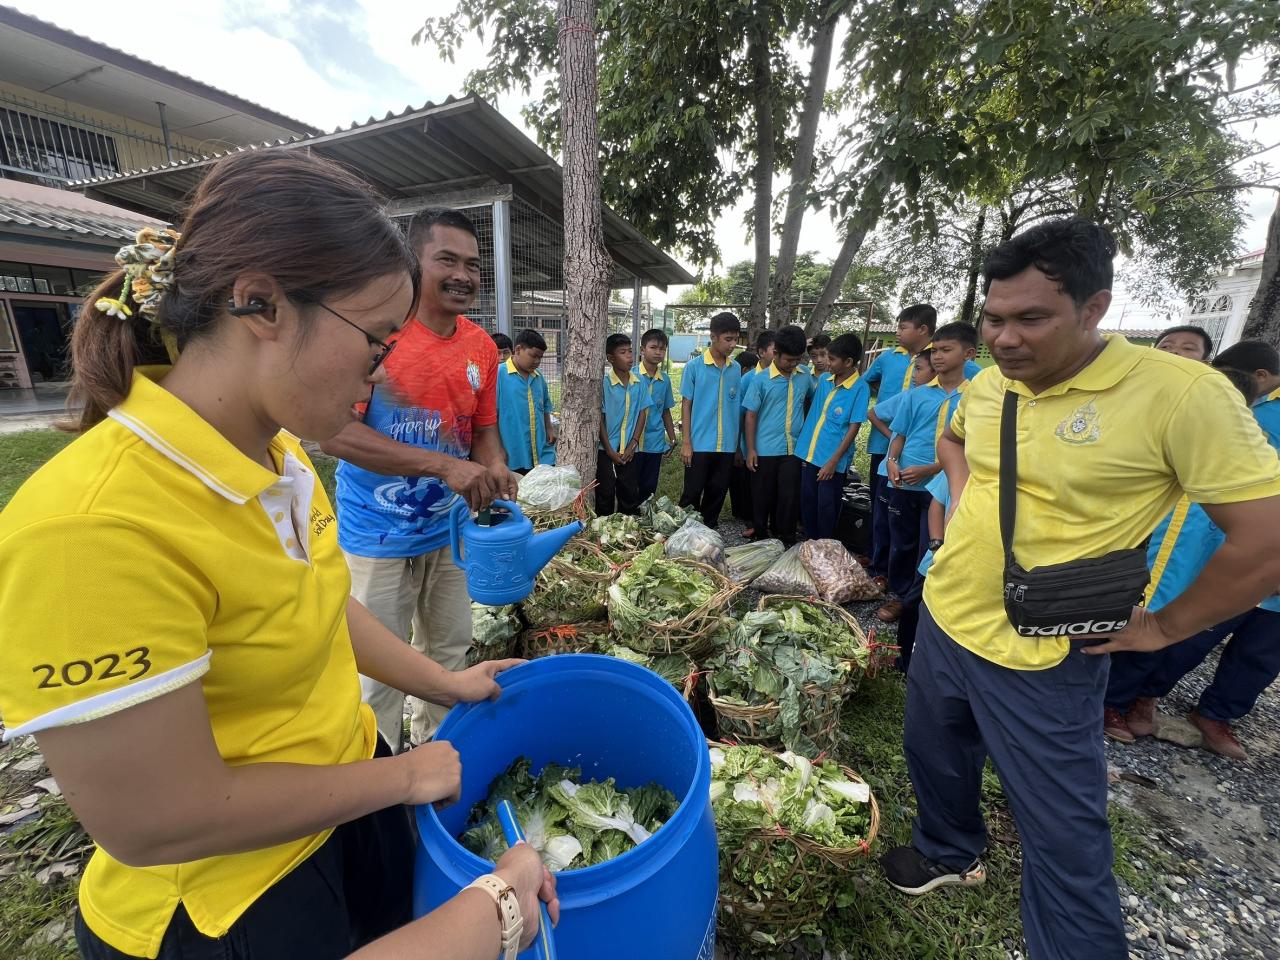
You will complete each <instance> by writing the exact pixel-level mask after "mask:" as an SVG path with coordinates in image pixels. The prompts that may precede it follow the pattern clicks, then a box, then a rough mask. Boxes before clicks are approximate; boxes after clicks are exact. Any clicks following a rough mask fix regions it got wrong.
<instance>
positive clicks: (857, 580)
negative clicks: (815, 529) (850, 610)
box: [799, 540, 880, 606]
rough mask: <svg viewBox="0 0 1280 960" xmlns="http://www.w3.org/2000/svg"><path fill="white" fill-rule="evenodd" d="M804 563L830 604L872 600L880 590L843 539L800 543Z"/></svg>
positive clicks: (819, 593)
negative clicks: (854, 557) (842, 541)
mask: <svg viewBox="0 0 1280 960" xmlns="http://www.w3.org/2000/svg"><path fill="white" fill-rule="evenodd" d="M799 553H800V562H801V563H803V564H804V568H805V569H806V570H808V571H809V576H811V577H813V582H814V583H815V584H816V585H817V587H818V595H819V596H820V597H822V599H823V600H825V601H827V603H834V604H837V605H841V606H842V605H844V604H846V603H848V602H849V601H850V600H871V599H874V598H875V597H878V596H880V588H879V587H877V586H876V585H875V584H874V583H872V582H871V577H869V576H868V575H867V571H865V570H863V569H862V566H861V565H860V564H859V563H858V561H857V560H855V559H853V555H852V554H851V553H849V551H848V550H846V549H845V546H844V544H843V543H841V542H840V541H839V540H806V541H805V542H804V543H802V544H800V550H799Z"/></svg>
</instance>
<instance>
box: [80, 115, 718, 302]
mask: <svg viewBox="0 0 1280 960" xmlns="http://www.w3.org/2000/svg"><path fill="white" fill-rule="evenodd" d="M272 149H278V150H295V149H306V150H309V151H314V152H315V153H317V154H319V155H321V156H324V157H327V158H329V159H331V160H336V161H338V162H339V163H342V164H345V165H346V166H348V167H350V168H352V169H354V170H357V171H359V172H360V173H361V174H362V175H363V176H365V177H366V178H367V179H369V180H370V181H371V182H372V183H374V184H375V185H377V186H378V187H380V188H381V189H382V190H383V191H384V192H385V193H387V194H388V195H389V196H392V197H396V198H412V197H415V196H427V195H431V194H436V193H441V192H445V191H461V190H466V189H470V188H480V187H486V186H495V185H503V184H510V185H511V186H512V189H513V192H514V194H515V196H517V197H519V198H520V199H522V200H524V201H525V202H526V203H528V204H530V205H531V206H533V207H534V208H535V209H537V210H539V211H540V212H541V213H543V214H545V215H547V216H548V217H550V218H551V219H552V220H554V221H555V222H556V223H563V221H564V213H563V203H564V183H563V171H562V170H561V167H560V165H559V164H558V163H556V161H555V160H554V159H552V157H551V156H550V155H549V154H548V153H547V152H546V151H545V150H543V149H542V148H541V147H539V146H538V145H537V144H536V143H534V142H533V141H532V140H530V139H529V138H528V137H527V136H525V134H524V133H523V132H522V131H521V130H520V129H519V128H517V127H516V126H515V125H514V124H513V123H511V121H509V120H508V119H506V117H504V116H502V114H500V113H499V112H498V111H497V110H496V109H494V108H493V107H492V106H491V105H490V104H489V103H488V102H486V101H485V100H484V99H482V98H481V97H478V96H475V95H470V96H466V97H461V98H450V99H448V100H446V101H444V102H443V103H439V104H434V103H428V104H426V105H425V106H423V107H420V108H417V109H414V108H411V107H410V108H406V109H405V110H404V111H403V112H401V113H399V114H391V113H388V114H387V115H386V116H385V117H383V118H382V119H381V120H376V119H374V118H373V117H370V118H369V119H368V120H367V121H366V122H365V123H362V124H355V123H353V124H352V125H351V126H350V127H349V128H347V129H345V130H342V129H339V130H335V131H333V132H332V133H327V134H317V135H314V136H305V137H294V138H291V139H289V140H276V141H273V142H267V143H263V144H258V145H255V146H251V147H241V148H238V150H236V151H226V153H232V152H243V151H244V150H272ZM226 153H221V154H216V155H211V156H207V157H197V158H194V159H189V160H179V161H175V162H174V163H171V164H167V165H162V166H157V167H151V168H149V169H147V170H137V171H132V172H130V173H125V174H119V175H116V176H112V177H99V178H97V179H93V180H82V181H78V182H76V183H74V184H72V186H73V187H75V188H77V189H83V190H85V191H86V193H87V194H88V195H89V196H93V197H97V198H100V199H104V200H108V201H109V202H112V203H119V204H122V205H123V206H126V207H130V208H132V209H137V210H143V211H146V212H148V213H153V214H155V215H157V216H167V217H172V216H173V215H174V213H175V211H176V210H177V208H178V205H179V203H180V202H181V200H182V198H183V197H184V196H185V195H186V194H187V193H188V192H189V191H190V190H191V189H193V188H194V187H195V185H196V184H197V183H198V182H199V180H200V178H201V176H203V174H204V169H205V168H206V167H208V166H209V165H210V164H212V163H213V162H215V161H216V160H217V159H218V158H219V157H220V156H225V155H226ZM604 233H605V246H606V247H608V249H609V253H610V254H611V255H612V256H613V259H614V261H615V263H616V264H617V266H618V268H619V270H618V272H617V273H616V274H615V277H614V283H615V284H616V285H622V284H629V283H630V278H631V277H632V276H638V277H640V278H641V279H642V280H643V281H645V282H646V283H650V284H654V285H656V286H659V287H661V288H663V289H666V287H667V286H669V285H672V284H690V283H693V282H694V277H693V276H692V274H690V273H689V272H688V271H687V270H686V269H685V268H684V267H682V266H681V265H680V264H679V263H677V262H676V261H675V260H674V259H672V258H671V257H670V256H668V255H667V254H666V253H664V252H663V251H662V250H660V249H659V248H658V247H657V246H656V245H654V244H653V243H652V242H651V241H650V240H649V239H648V238H646V237H645V236H644V235H643V234H641V233H640V231H638V230H637V229H636V228H635V227H633V226H632V225H631V224H630V223H628V222H627V221H626V220H624V219H623V218H622V217H620V216H618V214H616V213H614V212H613V211H612V210H610V209H609V208H608V207H606V208H605V211H604Z"/></svg>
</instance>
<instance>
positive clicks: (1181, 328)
mask: <svg viewBox="0 0 1280 960" xmlns="http://www.w3.org/2000/svg"><path fill="white" fill-rule="evenodd" d="M1173 333H1194V334H1196V335H1197V336H1199V337H1200V339H1201V340H1203V341H1204V358H1205V359H1206V360H1208V359H1209V358H1210V357H1211V356H1213V337H1211V336H1209V331H1207V330H1205V329H1204V327H1197V326H1196V325H1195V324H1194V323H1182V324H1179V325H1178V326H1176V327H1170V328H1169V329H1168V330H1161V331H1160V336H1158V337H1156V342H1155V345H1156V346H1157V347H1158V346H1160V341H1161V340H1163V339H1164V338H1165V337H1167V336H1169V335H1170V334H1173Z"/></svg>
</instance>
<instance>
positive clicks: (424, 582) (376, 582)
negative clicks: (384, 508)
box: [346, 547, 471, 753]
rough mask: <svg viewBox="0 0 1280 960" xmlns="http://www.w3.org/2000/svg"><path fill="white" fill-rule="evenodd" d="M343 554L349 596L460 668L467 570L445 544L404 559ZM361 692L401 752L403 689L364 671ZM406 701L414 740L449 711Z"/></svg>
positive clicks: (465, 637) (467, 612) (467, 613)
mask: <svg viewBox="0 0 1280 960" xmlns="http://www.w3.org/2000/svg"><path fill="white" fill-rule="evenodd" d="M346 558H347V566H349V567H350V568H351V595H352V596H353V597H355V598H356V599H357V600H359V601H360V602H361V603H363V604H364V605H365V606H366V607H368V608H369V612H370V613H372V614H373V615H374V616H375V617H377V618H378V620H379V622H381V623H382V625H383V626H385V627H386V628H387V629H388V630H390V631H391V632H392V633H394V634H395V635H396V636H397V637H399V638H400V639H401V640H404V641H406V642H408V643H411V644H412V645H413V648H414V649H415V650H418V651H420V652H421V653H425V654H426V655H427V656H428V657H430V658H431V659H432V660H434V661H436V663H438V664H440V666H442V667H444V668H445V669H446V670H461V669H462V668H463V667H464V666H465V665H466V656H467V648H468V647H469V646H470V645H471V599H470V597H469V596H468V595H467V578H466V575H465V574H464V573H463V572H462V571H461V570H459V569H458V568H457V567H456V566H455V565H454V562H453V557H452V555H451V554H450V552H449V548H448V547H444V548H442V549H440V550H436V551H434V552H432V553H427V554H423V555H422V556H420V557H409V558H407V559H405V558H396V557H390V558H388V557H357V556H355V555H354V554H350V553H348V554H346ZM410 627H412V631H413V632H412V634H410ZM360 691H361V695H362V696H363V697H364V700H365V702H366V703H368V704H369V706H370V707H372V708H373V712H374V714H375V715H376V716H377V718H378V732H379V733H381V734H382V737H383V739H384V740H386V741H387V743H388V744H389V745H390V747H391V749H392V750H393V751H395V752H396V753H399V752H400V751H401V750H403V749H404V735H403V730H404V697H405V695H404V693H403V692H402V691H400V690H397V689H395V688H394V687H388V686H387V685H386V684H383V683H379V682H378V681H376V680H371V679H370V678H369V677H364V676H362V677H361V678H360ZM409 701H410V706H411V707H412V717H411V719H410V727H409V738H410V741H411V742H412V743H413V744H414V745H417V744H420V743H423V742H425V741H427V740H429V739H430V738H431V735H432V734H433V733H434V732H435V729H436V727H438V726H439V725H440V721H441V720H443V719H444V715H445V714H446V713H448V712H449V711H448V708H447V707H441V706H438V705H436V704H434V703H427V702H426V701H425V700H419V699H418V698H417V697H410V698H409Z"/></svg>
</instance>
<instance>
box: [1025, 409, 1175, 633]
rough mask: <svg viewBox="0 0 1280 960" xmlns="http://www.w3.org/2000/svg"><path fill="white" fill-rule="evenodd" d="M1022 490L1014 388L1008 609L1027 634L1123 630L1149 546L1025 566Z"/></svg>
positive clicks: (1146, 575) (1142, 582)
mask: <svg viewBox="0 0 1280 960" xmlns="http://www.w3.org/2000/svg"><path fill="white" fill-rule="evenodd" d="M1017 490H1018V395H1017V394H1016V393H1014V392H1013V391H1012V390H1010V391H1006V393H1005V395H1004V408H1003V409H1002V411H1001V414H1000V539H1001V540H1002V541H1003V543H1004V609H1005V614H1006V615H1007V616H1008V618H1009V622H1010V623H1011V624H1013V628H1014V629H1015V630H1017V631H1018V633H1019V634H1020V635H1021V636H1024V637H1078V636H1085V635H1087V634H1097V633H1112V632H1115V631H1117V630H1121V629H1123V628H1124V626H1125V624H1127V623H1128V622H1129V616H1130V615H1131V614H1132V612H1133V607H1134V606H1135V605H1136V604H1138V603H1140V602H1141V601H1142V595H1143V592H1144V591H1145V590H1146V589H1147V583H1148V582H1149V581H1150V579H1151V574H1150V571H1149V570H1148V569H1147V549H1146V545H1145V544H1144V545H1143V546H1141V547H1134V548H1132V549H1129V550H1113V551H1111V552H1110V553H1108V554H1105V555H1104V556H1101V557H1089V558H1087V559H1084V560H1070V561H1068V562H1066V563H1054V564H1050V565H1049V566H1046V567H1035V568H1034V569H1031V570H1025V569H1023V568H1022V566H1021V565H1020V564H1019V563H1018V561H1017V560H1015V559H1014V556H1013V524H1014V518H1015V515H1016V512H1017V504H1016V500H1017Z"/></svg>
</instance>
